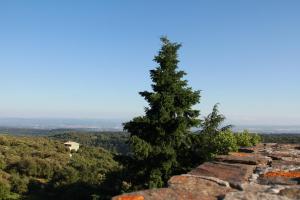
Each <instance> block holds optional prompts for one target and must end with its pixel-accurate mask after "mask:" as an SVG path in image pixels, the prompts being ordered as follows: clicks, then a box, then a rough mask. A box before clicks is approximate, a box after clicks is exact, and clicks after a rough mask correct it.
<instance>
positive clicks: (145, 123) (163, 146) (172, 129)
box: [124, 37, 200, 188]
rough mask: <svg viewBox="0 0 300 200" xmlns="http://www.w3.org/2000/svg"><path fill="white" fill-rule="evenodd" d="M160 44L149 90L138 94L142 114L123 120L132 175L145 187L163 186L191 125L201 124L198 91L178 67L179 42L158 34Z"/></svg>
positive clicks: (186, 143)
mask: <svg viewBox="0 0 300 200" xmlns="http://www.w3.org/2000/svg"><path fill="white" fill-rule="evenodd" d="M161 42H162V47H161V49H160V51H159V52H158V55H157V56H155V58H154V61H155V62H156V63H158V67H156V68H155V69H153V70H150V76H151V79H152V82H153V84H152V90H153V91H150V92H149V91H144V92H140V93H139V94H140V95H141V96H142V97H144V98H145V100H146V101H147V102H148V104H149V106H148V107H147V108H145V116H140V117H136V118H134V119H133V120H131V121H130V122H127V123H125V124H124V130H126V131H128V132H129V133H130V140H129V143H130V146H131V148H132V152H133V159H134V160H135V163H136V164H135V166H134V170H135V178H136V179H139V181H140V182H143V183H145V186H146V187H150V188H152V187H162V186H164V184H165V183H166V181H167V180H168V179H169V177H170V176H171V175H172V174H174V173H176V172H178V171H180V169H181V168H182V166H183V165H186V163H182V162H184V159H182V157H184V155H183V154H184V152H185V149H187V148H188V147H189V139H190V137H189V135H190V133H191V132H190V129H191V128H192V127H197V126H199V125H200V120H199V119H198V116H199V111H198V110H195V109H193V108H192V106H193V105H195V104H197V103H199V100H200V91H193V90H192V88H191V87H189V86H188V84H187V81H186V80H184V79H183V77H184V76H185V75H186V73H185V72H184V71H181V70H178V63H179V60H178V50H179V48H180V47H181V45H180V44H178V43H172V42H170V41H169V40H168V39H167V38H166V37H162V38H161Z"/></svg>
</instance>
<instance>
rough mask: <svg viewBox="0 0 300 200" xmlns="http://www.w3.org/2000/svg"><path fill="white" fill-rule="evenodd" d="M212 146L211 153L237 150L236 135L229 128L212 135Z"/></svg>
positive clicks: (226, 152)
mask: <svg viewBox="0 0 300 200" xmlns="http://www.w3.org/2000/svg"><path fill="white" fill-rule="evenodd" d="M212 146H213V148H214V150H213V153H214V154H217V155H220V154H228V153H229V152H232V151H237V150H238V145H237V140H236V137H235V136H234V134H233V133H232V131H230V130H226V131H221V132H219V133H217V134H216V135H215V136H213V138H212Z"/></svg>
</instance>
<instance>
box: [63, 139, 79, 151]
mask: <svg viewBox="0 0 300 200" xmlns="http://www.w3.org/2000/svg"><path fill="white" fill-rule="evenodd" d="M64 145H65V147H66V148H68V149H70V151H72V150H74V151H78V149H79V143H77V142H72V141H68V142H65V143H64Z"/></svg>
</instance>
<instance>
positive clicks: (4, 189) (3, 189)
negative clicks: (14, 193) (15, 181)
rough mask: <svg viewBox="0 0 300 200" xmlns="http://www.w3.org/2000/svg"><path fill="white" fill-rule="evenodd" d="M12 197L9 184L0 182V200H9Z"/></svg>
mask: <svg viewBox="0 0 300 200" xmlns="http://www.w3.org/2000/svg"><path fill="white" fill-rule="evenodd" d="M9 197H10V188H9V186H8V185H7V184H5V183H3V182H1V181H0V200H7V199H9Z"/></svg>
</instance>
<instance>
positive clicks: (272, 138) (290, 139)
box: [260, 134, 300, 144]
mask: <svg viewBox="0 0 300 200" xmlns="http://www.w3.org/2000/svg"><path fill="white" fill-rule="evenodd" d="M260 137H261V138H262V142H264V143H268V142H269V143H288V144H300V134H260Z"/></svg>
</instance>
